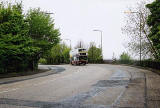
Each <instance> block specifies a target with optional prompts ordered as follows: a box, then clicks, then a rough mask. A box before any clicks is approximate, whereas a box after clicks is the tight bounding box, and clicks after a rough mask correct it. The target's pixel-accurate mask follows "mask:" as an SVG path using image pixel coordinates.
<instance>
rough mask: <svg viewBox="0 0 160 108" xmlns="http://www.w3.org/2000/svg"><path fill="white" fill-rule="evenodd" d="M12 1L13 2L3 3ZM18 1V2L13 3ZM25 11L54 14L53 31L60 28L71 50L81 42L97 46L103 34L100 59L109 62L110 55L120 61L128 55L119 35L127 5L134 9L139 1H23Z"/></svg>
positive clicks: (121, 35)
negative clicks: (36, 10) (54, 27)
mask: <svg viewBox="0 0 160 108" xmlns="http://www.w3.org/2000/svg"><path fill="white" fill-rule="evenodd" d="M5 1H9V2H11V1H12V2H13V0H5ZM16 1H19V0H16ZM22 1H23V6H24V11H27V10H28V9H30V8H38V7H40V8H41V9H42V10H43V11H47V12H51V13H54V14H53V15H51V16H52V17H53V18H54V19H55V26H56V28H59V29H60V32H61V39H63V41H64V42H66V44H68V45H69V41H67V40H64V39H70V40H71V42H72V47H74V46H75V45H76V43H77V42H78V41H79V40H81V41H83V42H84V43H85V44H86V46H87V45H89V43H90V42H95V43H96V44H97V46H100V42H101V41H100V40H101V38H100V33H99V32H95V31H93V30H94V29H99V30H102V31H103V57H104V59H112V56H113V53H114V54H115V57H116V58H119V56H120V54H122V52H127V49H126V47H124V45H125V44H126V42H127V41H128V38H127V36H125V35H124V34H122V31H121V28H122V27H123V26H124V24H125V19H124V18H125V14H124V11H127V7H128V6H134V5H135V4H136V3H137V2H138V1H140V0H22Z"/></svg>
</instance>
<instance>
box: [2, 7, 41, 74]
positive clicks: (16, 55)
mask: <svg viewBox="0 0 160 108" xmlns="http://www.w3.org/2000/svg"><path fill="white" fill-rule="evenodd" d="M32 44H33V41H32V39H31V38H29V37H28V24H27V23H26V22H25V21H24V16H23V14H22V4H16V5H11V4H8V5H7V6H5V5H4V4H1V5H0V72H15V71H16V72H17V71H24V70H28V69H32V70H34V69H36V68H37V60H38V59H39V56H38V55H39V51H40V48H38V47H34V46H32Z"/></svg>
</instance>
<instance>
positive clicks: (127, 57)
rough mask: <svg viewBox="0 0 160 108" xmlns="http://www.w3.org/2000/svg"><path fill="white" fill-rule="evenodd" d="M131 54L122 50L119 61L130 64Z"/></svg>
mask: <svg viewBox="0 0 160 108" xmlns="http://www.w3.org/2000/svg"><path fill="white" fill-rule="evenodd" d="M132 62H133V61H132V60H131V56H130V55H129V54H128V53H125V52H123V53H122V54H121V55H120V59H119V63H122V64H132Z"/></svg>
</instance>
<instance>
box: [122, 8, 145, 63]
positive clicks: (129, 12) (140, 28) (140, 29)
mask: <svg viewBox="0 0 160 108" xmlns="http://www.w3.org/2000/svg"><path fill="white" fill-rule="evenodd" d="M124 13H128V14H134V13H136V14H139V15H140V20H139V21H140V25H139V32H140V34H139V37H140V39H139V42H140V48H139V50H140V53H139V59H140V64H141V61H142V13H141V12H132V11H128V12H124Z"/></svg>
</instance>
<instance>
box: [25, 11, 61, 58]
mask: <svg viewBox="0 0 160 108" xmlns="http://www.w3.org/2000/svg"><path fill="white" fill-rule="evenodd" d="M26 21H27V22H28V24H29V36H30V37H31V38H32V39H33V40H34V41H35V42H34V45H35V46H37V47H39V48H41V53H42V54H41V55H42V56H43V55H44V53H46V52H48V51H47V50H50V49H51V48H52V46H54V45H56V44H57V43H59V36H60V32H59V30H58V29H55V27H54V20H53V19H52V18H51V17H50V15H49V14H46V12H43V11H41V10H40V9H39V8H38V9H30V10H29V11H28V13H27V16H26Z"/></svg>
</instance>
